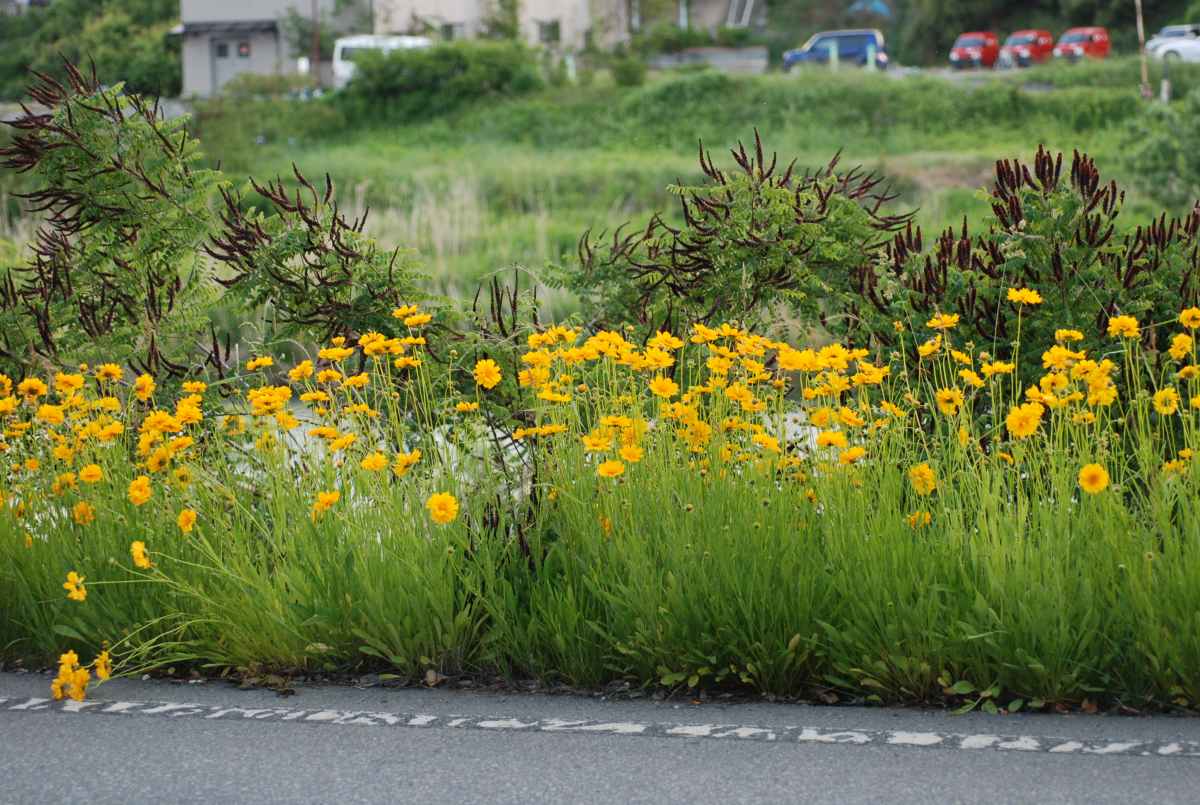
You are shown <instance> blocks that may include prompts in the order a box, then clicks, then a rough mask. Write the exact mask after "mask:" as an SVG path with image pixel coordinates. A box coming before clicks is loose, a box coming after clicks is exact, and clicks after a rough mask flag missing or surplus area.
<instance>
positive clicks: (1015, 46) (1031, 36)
mask: <svg viewBox="0 0 1200 805" xmlns="http://www.w3.org/2000/svg"><path fill="white" fill-rule="evenodd" d="M1053 52H1054V36H1053V35H1052V34H1051V33H1050V32H1049V31H1043V30H1041V29H1036V30H1035V29H1026V30H1023V31H1013V32H1012V33H1011V34H1009V35H1008V39H1005V40H1004V46H1003V47H1002V48H1000V58H999V60H998V61H997V64H999V65H1000V66H1001V67H1029V66H1030V65H1031V64H1041V63H1042V62H1045V61H1049V59H1050V56H1051V54H1053Z"/></svg>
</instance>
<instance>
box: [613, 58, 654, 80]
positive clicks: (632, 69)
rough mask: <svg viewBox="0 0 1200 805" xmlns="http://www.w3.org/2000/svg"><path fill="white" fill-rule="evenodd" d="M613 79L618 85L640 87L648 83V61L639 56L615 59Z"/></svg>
mask: <svg viewBox="0 0 1200 805" xmlns="http://www.w3.org/2000/svg"><path fill="white" fill-rule="evenodd" d="M612 74H613V81H615V82H617V86H618V87H640V86H641V85H642V84H644V83H646V63H645V62H644V61H642V60H641V59H639V58H638V57H637V56H622V57H620V58H617V59H613V63H612Z"/></svg>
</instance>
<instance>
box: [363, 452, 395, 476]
mask: <svg viewBox="0 0 1200 805" xmlns="http://www.w3.org/2000/svg"><path fill="white" fill-rule="evenodd" d="M387 465H388V460H387V456H385V455H384V454H383V453H379V452H375V453H371V454H370V455H367V456H363V460H362V461H360V462H358V466H360V467H362V468H363V469H364V470H366V471H367V472H379V471H380V470H382V469H383V468H384V467H386V466H387Z"/></svg>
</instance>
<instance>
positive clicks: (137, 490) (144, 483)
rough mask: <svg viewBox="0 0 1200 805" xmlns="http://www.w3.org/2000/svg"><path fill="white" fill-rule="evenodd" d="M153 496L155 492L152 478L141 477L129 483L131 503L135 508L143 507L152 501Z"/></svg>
mask: <svg viewBox="0 0 1200 805" xmlns="http://www.w3.org/2000/svg"><path fill="white" fill-rule="evenodd" d="M151 494H153V490H152V489H151V487H150V476H148V475H139V476H138V477H136V478H134V479H133V480H132V481H130V482H129V502H130V503H132V504H133V505H134V506H141V505H142V504H143V503H145V502H146V501H148V500H150V495H151Z"/></svg>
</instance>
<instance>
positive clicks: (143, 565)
mask: <svg viewBox="0 0 1200 805" xmlns="http://www.w3.org/2000/svg"><path fill="white" fill-rule="evenodd" d="M129 555H130V556H131V557H133V566H134V567H136V568H137V569H138V570H149V569H150V568H152V567H154V563H153V562H151V561H150V554H149V553H148V552H147V551H146V543H144V542H142V541H141V540H140V539H138V540H134V541H133V542H131V543H130V544H129Z"/></svg>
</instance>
